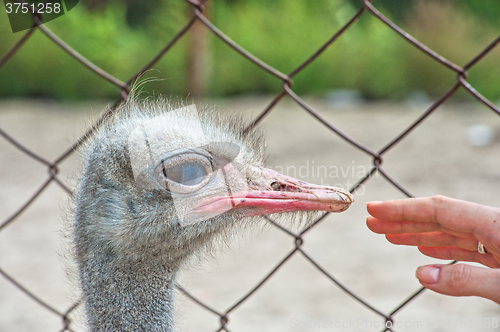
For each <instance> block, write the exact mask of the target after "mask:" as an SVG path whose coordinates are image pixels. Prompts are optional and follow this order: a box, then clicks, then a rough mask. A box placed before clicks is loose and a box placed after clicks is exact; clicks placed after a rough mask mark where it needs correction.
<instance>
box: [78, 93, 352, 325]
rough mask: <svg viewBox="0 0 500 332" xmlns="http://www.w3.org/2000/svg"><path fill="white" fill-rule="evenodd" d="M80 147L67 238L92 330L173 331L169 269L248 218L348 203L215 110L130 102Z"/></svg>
mask: <svg viewBox="0 0 500 332" xmlns="http://www.w3.org/2000/svg"><path fill="white" fill-rule="evenodd" d="M117 114H118V115H116V116H115V117H114V118H113V119H111V120H110V121H109V122H108V124H107V125H105V126H104V127H102V128H101V129H100V130H99V131H98V132H97V133H96V135H95V136H94V137H93V139H92V142H91V143H90V144H89V147H88V151H87V154H86V160H85V164H84V172H83V176H82V177H81V180H80V185H79V190H78V194H77V198H76V218H75V226H74V238H75V249H76V258H77V261H78V265H79V272H80V279H81V283H82V290H83V294H84V298H85V304H86V310H87V315H88V321H89V325H90V328H91V329H92V330H95V331H111V330H113V331H117V330H141V331H142V330H144V331H170V330H171V329H172V307H171V306H172V296H173V295H172V287H173V280H174V279H175V275H176V272H177V271H178V270H179V268H180V267H181V266H182V264H183V263H184V262H185V261H186V259H187V258H188V257H190V256H191V255H192V254H193V253H195V252H200V251H201V252H203V251H204V250H208V249H209V247H210V246H211V245H212V244H214V242H216V241H217V240H216V239H217V237H218V236H219V237H220V236H227V235H230V234H232V233H236V232H237V231H238V230H240V229H241V226H242V225H243V224H248V225H249V224H253V223H257V222H258V220H257V219H258V217H257V216H258V215H262V214H272V213H281V212H292V211H329V212H341V211H344V210H346V209H347V208H348V207H349V205H350V204H351V203H352V202H353V199H352V196H351V195H350V194H349V193H348V192H346V191H344V190H342V189H338V188H332V187H326V186H316V185H312V184H309V183H306V182H303V181H299V180H296V179H294V178H291V177H287V176H285V175H282V174H279V173H277V172H275V171H273V170H270V169H266V168H264V167H263V158H264V141H263V138H262V134H261V132H260V131H259V130H258V129H251V130H249V131H246V130H245V128H246V126H245V124H244V121H242V119H241V118H238V117H235V116H228V115H227V114H223V113H221V112H216V111H214V110H213V109H204V110H200V111H199V112H198V111H197V110H196V108H195V107H194V106H188V107H172V106H171V105H170V104H169V103H168V102H167V101H155V102H153V101H142V102H137V101H134V100H129V101H128V102H127V103H125V104H124V105H123V106H122V107H121V109H120V110H119V112H117Z"/></svg>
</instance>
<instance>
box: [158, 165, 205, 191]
mask: <svg viewBox="0 0 500 332" xmlns="http://www.w3.org/2000/svg"><path fill="white" fill-rule="evenodd" d="M163 175H165V178H167V179H169V180H171V181H174V182H177V183H179V184H182V185H185V186H195V185H197V184H200V182H201V181H203V179H204V178H205V176H207V170H206V169H205V166H204V165H201V164H199V163H185V164H181V165H176V166H173V167H169V168H163Z"/></svg>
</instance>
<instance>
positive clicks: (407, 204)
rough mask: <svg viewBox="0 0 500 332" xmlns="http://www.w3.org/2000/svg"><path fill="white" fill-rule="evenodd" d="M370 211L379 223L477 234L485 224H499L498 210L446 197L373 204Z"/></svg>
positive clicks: (368, 208) (499, 214)
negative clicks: (427, 225) (433, 225)
mask: <svg viewBox="0 0 500 332" xmlns="http://www.w3.org/2000/svg"><path fill="white" fill-rule="evenodd" d="M367 210H368V213H370V214H371V215H372V216H373V217H375V218H377V219H379V220H385V221H393V222H398V221H414V222H434V223H438V224H440V225H443V226H445V227H448V228H450V229H453V230H457V231H461V232H474V230H475V229H476V227H478V226H480V225H481V226H484V225H485V223H486V224H490V225H491V223H497V222H498V224H500V213H499V210H498V209H497V208H493V207H489V206H485V205H481V204H476V203H471V202H466V201H461V200H458V199H453V198H448V197H445V196H433V197H423V198H410V199H400V200H393V201H385V202H370V203H368V204H367ZM496 225H497V224H495V226H496ZM497 227H499V226H497Z"/></svg>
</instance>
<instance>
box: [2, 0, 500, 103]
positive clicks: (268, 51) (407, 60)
mask: <svg viewBox="0 0 500 332" xmlns="http://www.w3.org/2000/svg"><path fill="white" fill-rule="evenodd" d="M94 2H95V1H94ZM144 3H145V2H144V1H140V0H124V1H119V0H110V1H100V2H97V4H98V5H97V6H96V5H95V4H94V5H89V3H86V2H82V3H80V4H79V5H78V6H76V7H75V8H74V9H73V10H72V11H71V12H70V13H68V14H67V15H64V16H63V17H61V18H59V19H56V20H54V21H52V22H49V23H47V27H48V28H49V29H51V30H52V31H53V32H54V33H56V34H57V35H58V36H59V37H60V38H61V39H63V40H64V41H65V42H66V43H68V44H69V45H70V46H71V47H72V48H74V49H75V50H77V51H78V52H79V53H81V54H82V55H83V56H85V57H86V58H88V59H89V60H90V61H92V62H94V63H95V64H96V65H97V66H99V67H101V68H102V69H104V70H105V71H107V72H109V73H111V74H112V75H114V76H116V77H118V78H119V79H121V80H127V79H128V78H129V77H130V76H132V75H133V74H134V73H135V71H137V70H138V69H139V68H142V66H144V65H145V64H146V63H147V62H148V61H149V60H150V59H151V58H152V57H154V56H155V55H156V54H157V53H158V52H159V50H161V49H162V48H163V47H164V45H166V43H168V42H169V41H170V40H171V39H172V38H173V36H174V35H175V34H176V33H177V32H178V31H179V30H180V29H181V28H182V27H183V25H184V24H185V23H186V22H187V19H188V17H189V15H191V13H190V8H189V6H188V5H187V4H186V3H185V2H184V1H181V0H155V1H151V2H148V4H147V6H146V5H145V4H144ZM360 3H361V2H360V1H359V0H345V1H341V0H319V1H298V0H294V1H289V0H288V1H287V0H217V1H212V2H211V3H210V7H209V11H208V15H209V18H210V20H211V21H212V22H214V24H215V25H216V26H217V27H218V28H219V29H220V30H222V31H223V32H224V33H225V34H227V35H228V36H229V37H230V38H232V39H233V40H234V41H236V42H237V43H238V44H240V45H241V46H242V47H243V48H245V49H246V50H248V51H249V52H250V53H252V54H254V55H255V56H257V57H258V58H260V59H262V60H263V61H264V62H266V63H268V64H269V65H271V66H272V67H275V68H277V69H278V70H280V71H282V72H284V73H289V72H291V71H292V70H293V69H294V68H295V67H297V66H298V65H299V64H300V63H302V62H303V61H304V60H305V59H307V58H308V57H309V56H310V55H311V54H312V53H313V52H314V51H315V50H316V49H318V48H319V47H320V46H321V45H322V44H323V43H324V42H325V41H326V40H327V39H328V38H330V37H331V35H332V34H333V33H334V32H335V31H337V30H338V29H339V28H340V27H341V26H342V25H343V24H345V23H346V22H347V21H348V20H349V19H350V18H351V17H352V16H353V15H354V13H355V12H356V11H357V9H358V8H359V6H360ZM373 3H374V5H375V6H376V7H377V8H378V9H379V10H380V11H381V12H382V13H383V14H384V15H386V16H388V17H389V18H391V19H393V20H394V21H395V22H396V23H397V24H398V25H400V26H402V27H403V28H404V29H405V30H406V31H408V32H409V33H410V34H411V35H413V36H414V37H416V38H417V39H419V40H420V41H422V42H423V43H424V44H426V45H427V46H429V47H430V48H431V49H433V50H435V51H436V52H438V53H439V54H441V55H443V56H444V57H446V58H448V59H449V60H451V61H453V62H455V63H457V64H458V65H464V64H466V63H467V62H468V61H469V60H470V59H472V58H473V57H474V56H475V55H476V54H477V53H479V52H480V51H481V50H482V49H483V48H485V47H486V46H487V45H488V44H489V43H490V42H491V41H493V40H494V39H495V38H496V37H497V36H498V34H499V31H500V23H499V22H500V20H498V17H500V2H499V1H498V0H482V1H474V0H457V1H452V2H451V1H437V0H434V1H423V0H422V1H415V0H414V1H408V2H407V3H406V2H405V5H404V6H403V5H402V4H401V2H400V1H395V0H378V1H377V0H374V1H373ZM141 4H143V5H141ZM23 33H24V32H19V33H16V34H12V33H11V31H10V27H9V25H8V20H7V16H6V14H5V12H3V13H1V14H0V40H1V42H0V55H3V54H5V53H6V52H7V51H8V50H9V49H10V48H11V47H12V46H13V45H14V44H15V43H16V42H17V40H19V38H21V36H22V35H23ZM187 38H189V36H188V35H186V36H185V38H182V39H181V40H180V41H179V42H178V43H177V44H176V45H175V46H174V47H173V48H172V50H171V51H169V52H168V53H167V54H166V55H165V57H164V58H162V59H161V60H160V62H159V63H158V64H157V65H156V66H155V67H154V69H153V70H151V71H149V72H147V73H146V74H145V75H144V76H143V77H142V78H149V77H157V78H160V80H159V81H156V82H152V83H149V84H147V86H146V89H147V90H154V91H155V92H158V93H163V94H166V95H187V94H189V91H188V88H187V76H188V75H187V72H188V68H187V63H188V61H187V58H188V54H189V52H196V51H197V50H190V49H189V42H188V40H187ZM207 38H208V39H209V42H208V43H207V50H206V61H205V66H206V70H207V73H208V76H207V84H206V93H207V94H208V95H211V96H226V95H235V94H244V93H269V92H277V91H279V90H280V87H281V84H280V82H279V80H278V79H277V78H275V77H274V76H272V75H270V74H268V73H267V72H265V71H263V70H262V69H260V68H258V67H257V66H255V65H254V64H253V63H251V62H250V61H248V60H247V59H245V58H244V57H242V56H241V55H239V54H238V53H237V52H235V51H233V50H232V49H230V48H229V47H228V46H227V45H226V44H225V43H224V42H222V41H221V40H220V39H218V38H217V37H216V36H214V35H212V34H207ZM499 78H500V48H497V49H495V50H494V51H493V52H491V53H490V54H489V55H487V56H486V57H485V58H484V59H483V60H482V61H481V62H479V63H478V64H477V65H476V66H475V67H473V68H472V69H471V70H470V73H469V78H468V80H469V82H470V83H471V84H472V85H473V86H474V87H475V88H476V89H477V90H478V91H479V92H481V93H482V94H484V95H485V96H486V97H488V98H491V99H493V100H496V99H497V98H500V82H499V80H500V79H499ZM455 79H456V75H455V74H454V73H453V72H452V71H451V70H449V69H447V68H445V67H444V66H442V65H440V64H438V63H437V62H436V61H435V60H433V59H431V58H430V57H428V56H427V55H425V54H423V53H421V52H420V51H418V50H417V49H416V48H414V47H413V46H411V45H410V44H408V43H407V42H405V41H404V40H403V39H402V38H401V37H400V36H398V35H397V34H396V33H395V32H393V31H392V30H391V29H389V28H388V27H387V26H385V25H384V24H383V23H381V22H380V21H379V20H377V19H376V18H375V17H373V16H372V15H370V14H368V13H365V14H364V15H362V17H361V19H360V20H359V21H358V22H356V23H355V24H354V25H353V26H352V27H351V28H349V29H348V30H347V31H346V32H345V34H343V35H342V36H341V37H340V38H339V39H338V41H337V42H335V43H334V44H332V45H331V46H330V47H329V48H328V49H327V50H326V52H325V53H323V54H322V55H321V56H320V57H319V58H318V59H316V60H315V61H314V62H313V63H312V64H311V65H310V66H308V67H307V68H306V69H305V70H304V71H302V72H300V73H299V74H297V76H295V77H294V90H295V91H296V92H297V93H307V94H324V93H327V92H328V91H330V90H332V89H355V90H359V91H360V92H361V93H362V94H363V95H364V96H365V97H367V98H402V97H404V96H406V95H407V94H409V93H411V92H412V91H416V90H418V91H424V92H427V93H428V94H430V95H440V94H442V93H444V92H445V91H446V90H447V89H448V88H449V87H450V86H451V85H452V84H453V83H454V82H455ZM117 93H118V88H117V87H115V86H113V85H112V84H111V83H109V82H107V81H105V80H103V79H102V78H100V77H98V76H97V75H95V74H94V73H92V72H91V71H90V70H88V69H87V68H85V67H84V66H83V65H82V64H80V63H79V62H78V61H76V60H75V59H73V58H72V57H70V56H69V55H68V54H66V53H65V52H64V51H63V50H62V49H60V48H59V47H58V46H57V45H55V44H54V43H52V42H51V41H50V40H49V39H48V38H47V37H46V36H45V35H44V34H43V33H41V32H40V31H36V32H35V34H34V35H33V36H32V37H31V38H30V39H29V41H28V42H27V43H26V44H25V45H24V46H23V47H22V48H21V50H20V51H19V52H18V53H17V54H16V55H15V56H14V57H13V58H12V59H10V60H9V61H8V62H7V64H6V65H4V66H3V67H2V68H0V97H8V96H9V97H10V96H23V97H26V96H38V97H40V96H42V97H49V98H60V99H81V98H109V97H115V96H116V95H117Z"/></svg>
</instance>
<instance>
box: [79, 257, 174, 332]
mask: <svg viewBox="0 0 500 332" xmlns="http://www.w3.org/2000/svg"><path fill="white" fill-rule="evenodd" d="M106 256H108V255H102V257H99V258H97V257H93V261H92V264H86V265H85V266H83V269H82V270H81V271H80V272H81V279H82V286H83V293H84V297H85V302H86V303H85V304H86V310H87V318H88V323H89V327H90V331H158V332H159V331H172V330H173V287H174V278H175V272H174V273H172V271H168V270H167V268H166V267H165V266H161V265H159V266H152V265H151V264H147V265H146V264H141V262H140V261H137V262H134V263H130V264H123V262H121V263H120V264H117V262H116V261H115V260H113V259H112V258H111V259H110V257H109V256H108V257H106Z"/></svg>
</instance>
